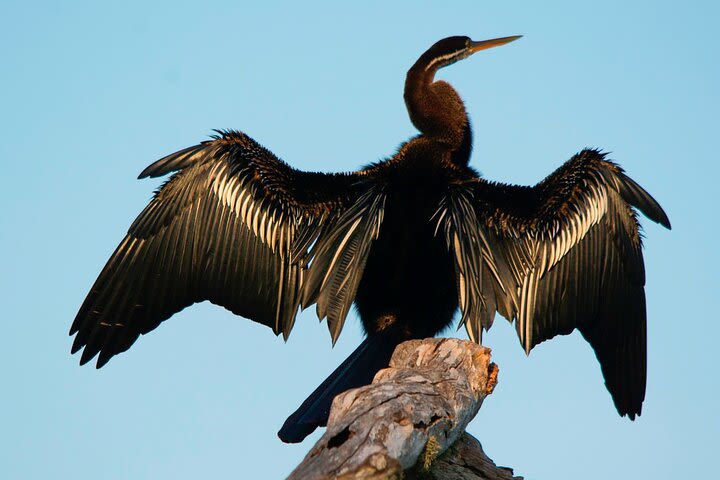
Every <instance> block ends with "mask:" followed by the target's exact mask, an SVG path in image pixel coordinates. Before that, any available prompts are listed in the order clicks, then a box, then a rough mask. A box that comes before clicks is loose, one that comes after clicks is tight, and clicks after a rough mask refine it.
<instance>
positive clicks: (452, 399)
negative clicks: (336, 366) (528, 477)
mask: <svg viewBox="0 0 720 480" xmlns="http://www.w3.org/2000/svg"><path fill="white" fill-rule="evenodd" d="M497 373H498V368H497V366H496V365H495V364H494V363H491V362H490V349H488V348H485V347H482V346H480V345H477V344H476V343H473V342H468V341H462V340H457V339H447V338H443V339H440V338H429V339H425V340H411V341H408V342H404V343H402V344H400V345H398V347H397V348H396V349H395V353H393V356H392V359H391V360H390V366H389V367H388V368H386V369H383V370H381V371H379V372H378V373H377V375H375V379H374V380H373V383H372V384H371V385H367V386H365V387H361V388H357V389H353V390H349V391H347V392H345V393H342V394H340V395H338V396H337V397H336V398H335V400H334V401H333V405H332V409H331V411H330V419H329V421H328V426H327V430H326V432H325V434H324V435H323V436H322V437H321V438H320V440H318V442H317V443H316V444H315V446H314V447H313V448H312V450H310V452H309V453H308V454H307V456H306V457H305V459H304V460H303V461H302V463H301V464H300V465H299V466H298V467H297V468H296V469H295V470H294V471H293V472H292V473H291V474H290V477H289V480H299V479H303V480H308V479H330V478H340V479H391V478H401V477H402V478H406V479H409V478H428V479H438V480H440V479H442V480H446V479H467V480H471V479H503V480H504V479H512V478H514V477H513V476H512V470H509V469H504V468H498V467H496V466H495V464H494V463H493V462H492V461H491V460H490V459H489V458H487V457H486V456H485V454H484V453H483V451H482V447H481V446H480V443H479V442H478V441H477V440H475V439H474V438H472V437H471V436H469V435H467V434H464V431H465V427H466V426H467V424H468V423H469V422H470V420H472V419H473V417H475V415H476V414H477V412H478V410H479V409H480V406H481V405H482V401H483V399H484V398H485V397H486V396H487V395H489V394H490V393H492V390H493V388H495V384H496V382H497ZM451 447H452V448H451ZM448 449H449V450H448ZM446 451H447V453H445V452H446ZM444 453H445V454H444ZM443 454H444V455H443Z"/></svg>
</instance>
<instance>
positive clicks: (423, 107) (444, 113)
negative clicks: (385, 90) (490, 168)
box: [405, 55, 470, 162]
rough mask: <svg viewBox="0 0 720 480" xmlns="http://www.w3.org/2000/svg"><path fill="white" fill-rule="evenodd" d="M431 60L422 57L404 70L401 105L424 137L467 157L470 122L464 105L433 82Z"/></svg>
mask: <svg viewBox="0 0 720 480" xmlns="http://www.w3.org/2000/svg"><path fill="white" fill-rule="evenodd" d="M432 60H433V59H432V57H427V58H426V56H425V55H423V56H422V57H420V59H419V60H418V61H417V62H416V63H415V65H413V66H412V68H411V69H410V70H409V71H408V74H407V78H406V80H405V105H407V109H408V113H409V114H410V120H411V121H412V123H413V125H415V127H417V129H418V130H420V132H422V133H423V134H424V135H425V136H426V137H429V138H432V139H433V140H436V141H439V142H441V143H443V144H446V145H447V146H448V147H449V148H450V149H451V150H453V151H455V150H468V151H467V153H468V155H469V141H470V122H469V121H468V116H467V112H466V111H465V105H463V102H462V100H461V99H460V96H459V95H458V93H457V92H456V91H455V89H454V88H453V87H451V86H450V84H449V83H447V82H443V81H437V82H436V81H435V80H434V79H435V72H436V71H437V66H436V65H437V64H435V65H433V63H432ZM428 66H429V68H428ZM460 161H464V162H466V161H467V159H462V160H460Z"/></svg>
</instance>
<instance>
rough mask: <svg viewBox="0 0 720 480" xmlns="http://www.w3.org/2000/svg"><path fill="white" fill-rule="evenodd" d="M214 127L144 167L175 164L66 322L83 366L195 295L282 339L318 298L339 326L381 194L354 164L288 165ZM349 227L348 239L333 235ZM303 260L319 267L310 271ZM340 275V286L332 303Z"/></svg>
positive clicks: (149, 172) (162, 170)
mask: <svg viewBox="0 0 720 480" xmlns="http://www.w3.org/2000/svg"><path fill="white" fill-rule="evenodd" d="M219 133H220V135H218V136H215V137H213V140H210V141H206V142H203V143H201V144H199V145H195V146H193V147H190V148H186V149H184V150H181V151H179V152H176V153H173V154H171V155H169V156H167V157H165V158H162V159H160V160H158V161H157V162H155V163H153V164H152V165H150V166H149V167H148V168H146V169H145V170H144V171H143V172H142V173H141V174H140V178H144V177H159V176H163V175H166V174H168V173H171V172H177V173H175V174H174V175H173V176H172V177H171V178H170V180H169V181H168V182H167V183H165V184H164V185H163V186H162V187H161V188H160V189H159V190H158V191H157V192H156V195H155V197H154V198H153V199H152V201H151V202H150V204H149V205H148V206H147V207H146V208H145V209H144V210H143V211H142V213H141V214H140V215H139V216H138V218H137V219H136V220H135V222H134V223H133V224H132V225H131V226H130V229H129V231H128V233H127V235H126V236H125V238H124V239H123V241H122V242H121V243H120V245H119V246H118V247H117V249H116V250H115V252H114V253H113V255H112V256H111V257H110V260H108V262H107V264H106V265H105V267H104V268H103V270H102V272H101V273H100V276H99V277H98V279H97V280H96V282H95V284H94V285H93V287H92V289H91V290H90V293H89V294H88V296H87V298H86V299H85V301H84V303H83V304H82V306H81V308H80V310H79V312H78V314H77V316H76V318H75V321H74V322H73V325H72V327H71V330H70V334H71V335H73V334H75V335H76V336H75V341H74V343H73V347H72V352H73V353H75V352H77V351H78V350H80V349H81V348H83V347H84V351H83V353H82V357H81V360H80V363H81V364H84V363H86V362H88V361H89V360H91V359H92V358H93V357H95V355H97V354H98V353H99V358H98V361H97V366H98V368H100V367H101V366H103V365H104V364H105V363H106V362H107V361H108V360H109V359H110V358H111V357H112V356H113V355H115V354H117V353H120V352H123V351H125V350H127V349H128V348H129V347H130V346H131V345H132V344H133V342H134V341H135V340H136V339H137V338H138V336H139V335H141V334H145V333H148V332H149V331H151V330H153V329H155V328H156V327H157V326H158V325H159V324H160V323H161V322H162V321H163V320H166V319H167V318H169V317H170V316H171V315H173V314H174V313H176V312H178V311H180V310H182V309H183V308H185V307H187V306H189V305H191V304H193V303H195V302H200V301H203V300H210V301H211V302H213V303H215V304H218V305H222V306H224V307H225V308H227V309H228V310H230V311H232V312H233V313H235V314H238V315H242V316H243V317H246V318H249V319H251V320H254V321H256V322H259V323H262V324H264V325H267V326H269V327H271V328H272V329H273V331H274V332H275V333H276V334H280V333H282V334H283V335H284V336H285V338H287V336H288V335H289V333H290V330H291V329H292V327H293V323H294V321H295V316H296V314H297V311H298V307H299V306H300V305H301V304H302V306H306V305H308V304H311V303H314V302H318V303H319V304H320V303H322V314H323V315H322V316H328V317H329V318H330V319H331V320H332V325H331V330H332V331H333V332H334V329H335V328H336V325H337V324H340V325H342V321H343V320H344V318H345V315H347V311H348V309H349V308H350V305H351V304H352V301H353V298H354V296H355V290H354V289H356V287H357V282H356V281H355V279H356V278H358V277H359V276H361V273H362V268H363V267H364V259H363V258H362V254H363V252H365V253H366V252H367V250H369V244H370V243H371V242H372V240H373V239H374V235H375V233H376V231H375V230H373V229H371V228H370V227H372V226H374V225H376V224H378V222H379V221H380V219H381V217H382V210H381V207H382V194H381V193H379V192H378V189H377V188H376V187H374V186H372V185H369V184H368V180H367V179H366V178H365V177H363V176H362V175H361V174H323V173H308V172H301V171H298V170H294V169H292V168H290V167H289V166H288V165H287V164H285V163H283V162H282V161H281V160H279V159H278V158H277V157H275V156H274V155H273V154H272V153H271V152H269V151H268V150H266V149H265V148H263V147H262V146H260V145H259V144H257V143H256V142H255V141H254V140H252V139H251V138H249V137H248V136H246V135H245V134H243V133H239V132H219ZM349 219H353V220H352V221H351V222H350V225H348V222H349V221H350V220H349ZM358 219H359V220H358ZM356 220H357V223H353V222H355V221H356ZM353 225H354V227H353V229H352V232H350V233H349V234H348V229H349V227H350V226H353ZM347 236H349V237H351V238H352V239H353V241H352V242H340V243H338V242H337V238H338V237H339V238H341V239H342V238H345V237H347ZM375 236H376V235H375ZM358 250H361V251H360V254H361V255H359V256H358ZM308 263H310V264H311V265H313V266H314V265H318V266H317V267H312V268H311V272H313V275H311V276H307V275H306V272H307V268H308ZM320 265H324V266H325V270H326V271H321V270H322V268H321V266H320ZM325 273H328V275H325ZM341 283H344V285H343V286H342V288H341V289H340V290H342V293H343V295H342V296H340V297H337V299H336V300H335V301H333V302H329V301H328V299H329V297H330V296H333V295H334V294H335V293H337V291H338V288H337V287H338V285H340V284H341ZM304 291H306V292H308V293H306V294H305V295H303V292H304ZM333 338H336V335H335V333H333Z"/></svg>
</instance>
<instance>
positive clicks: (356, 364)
mask: <svg viewBox="0 0 720 480" xmlns="http://www.w3.org/2000/svg"><path fill="white" fill-rule="evenodd" d="M397 344H398V339H397V338H396V337H395V335H388V334H383V333H380V334H373V335H369V336H368V337H367V338H366V339H365V340H364V341H363V342H362V343H361V344H360V346H359V347H358V348H357V349H355V351H354V352H353V353H351V354H350V356H349V357H348V358H346V359H345V361H344V362H343V363H341V364H340V366H339V367H337V368H336V369H335V371H334V372H333V373H331V374H330V376H329V377H328V378H326V379H325V381H324V382H322V383H321V384H320V386H319V387H317V388H316V389H315V391H314V392H312V393H311V394H310V396H309V397H308V398H307V399H305V401H304V402H303V403H302V405H300V408H298V409H297V410H295V413H293V414H292V415H290V416H289V417H288V418H287V420H285V423H284V424H283V426H282V428H281V429H280V431H279V432H278V437H280V440H282V441H283V442H286V443H298V442H302V441H303V439H304V438H305V437H307V436H308V435H310V434H311V433H312V432H313V431H314V430H315V429H316V428H317V427H323V426H325V425H327V421H328V415H329V414H330V405H331V404H332V401H333V399H334V398H335V397H336V396H337V395H338V394H340V393H342V392H344V391H346V390H349V389H351V388H356V387H360V386H362V385H367V384H369V383H370V382H371V381H372V379H373V377H374V376H375V373H376V372H377V371H378V370H380V369H381V368H385V367H387V365H388V363H389V362H390V357H391V356H392V353H393V351H394V350H395V347H396V346H397Z"/></svg>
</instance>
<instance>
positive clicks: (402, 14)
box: [0, 0, 720, 479]
mask: <svg viewBox="0 0 720 480" xmlns="http://www.w3.org/2000/svg"><path fill="white" fill-rule="evenodd" d="M99 3H100V2H74V3H62V2H35V3H34V4H33V5H29V4H28V2H14V1H11V2H7V0H6V1H5V2H3V3H2V6H0V18H2V19H3V22H2V24H3V27H2V29H0V60H1V63H2V75H0V112H2V113H1V114H0V132H1V135H2V139H1V140H2V141H0V162H1V170H0V172H1V177H0V178H1V179H2V181H1V184H2V187H1V188H0V219H1V223H0V229H1V230H0V268H1V270H0V271H1V272H2V274H1V275H0V296H1V297H2V298H1V300H2V314H1V315H2V340H3V342H2V343H3V346H2V347H1V348H0V378H1V379H2V394H1V397H0V398H1V400H0V477H2V478H8V479H47V478H74V479H129V478H132V479H157V478H174V479H194V478H280V477H283V476H284V475H286V474H288V473H289V472H290V470H291V469H292V468H293V467H294V466H295V465H296V464H297V463H298V462H299V461H300V460H301V458H302V457H303V456H304V454H305V453H306V452H307V451H308V450H309V448H310V447H311V445H312V444H313V442H314V440H316V439H317V436H318V434H317V433H316V434H315V435H314V436H313V437H311V438H310V439H308V440H307V441H306V442H305V443H304V444H301V445H295V446H288V445H284V444H282V443H281V442H280V441H279V440H278V439H277V438H276V436H275V432H276V431H277V429H278V428H279V426H280V425H281V423H282V421H283V420H284V418H285V416H286V415H287V414H289V413H290V412H291V411H292V410H293V409H294V408H295V407H296V406H297V405H298V404H299V402H300V401H301V400H302V399H304V397H305V395H306V394H307V393H309V391H310V390H311V389H312V388H314V387H315V386H316V385H317V383H319V381H320V380H322V379H323V378H325V376H326V375H327V374H328V373H329V372H330V371H331V370H332V369H333V368H334V367H335V366H336V365H337V364H338V363H339V362H340V361H341V360H342V359H343V358H345V356H346V355H347V354H348V353H349V352H350V351H351V350H352V349H354V347H355V346H356V345H357V344H358V343H359V341H360V339H361V333H360V329H359V325H358V324H359V322H358V321H357V319H356V318H355V316H354V314H353V315H351V318H349V320H348V322H347V325H346V328H345V331H344V332H343V335H342V336H341V338H340V341H339V343H338V345H337V346H336V347H335V348H334V349H331V347H330V340H329V335H328V333H327V329H326V326H325V325H324V324H319V323H318V322H317V319H316V317H315V316H314V313H313V312H312V311H307V312H305V313H303V314H302V315H301V316H300V318H299V319H298V323H297V324H296V327H295V330H294V331H293V335H292V336H291V337H290V341H289V342H288V343H287V344H283V342H282V340H281V339H279V338H276V337H274V336H273V335H272V333H271V331H270V330H269V329H267V328H265V327H262V326H259V325H257V324H253V323H252V322H249V321H246V320H243V319H241V318H237V317H234V316H233V315H232V314H230V313H228V312H226V311H225V310H223V309H221V308H219V307H214V306H212V305H209V304H202V305H197V306H194V307H192V308H189V309H187V310H186V311H184V312H182V313H181V314H179V315H176V316H175V317H174V318H172V320H170V321H168V322H166V323H165V324H163V325H162V326H161V327H160V328H158V329H157V330H156V331H154V332H153V333H152V334H151V335H148V336H146V337H143V338H141V339H140V340H139V341H138V342H137V343H136V344H135V346H134V347H133V348H132V349H131V350H130V351H129V352H127V353H126V354H124V355H121V356H120V357H117V358H115V359H114V360H113V361H112V362H110V364H109V365H108V366H107V367H105V368H104V369H102V370H101V371H96V370H95V369H94V368H93V367H89V366H86V367H83V368H80V367H78V365H77V362H78V357H77V356H76V357H71V356H70V355H69V349H70V344H71V339H70V338H69V337H67V330H68V328H69V325H70V323H71V321H72V318H73V316H74V314H75V312H76V309H77V308H78V306H79V305H80V303H81V302H82V300H83V298H84V296H85V294H86V293H87V291H88V289H89V287H90V286H91V283H92V282H93V280H94V279H95V277H96V275H97V274H98V272H99V270H100V268H101V267H102V265H103V264H104V262H105V261H106V259H107V258H108V256H109V255H110V253H111V252H112V250H113V249H114V248H115V246H116V244H117V243H118V242H119V240H120V239H121V237H122V235H123V234H124V232H125V230H126V228H127V227H128V225H129V224H130V222H131V221H132V220H133V218H134V217H135V215H136V214H137V213H138V212H139V211H140V209H141V208H142V207H143V206H144V205H145V203H146V202H147V200H148V199H149V198H150V195H151V192H152V191H153V189H154V188H156V187H157V186H158V185H159V182H158V181H142V182H139V181H136V180H135V177H136V175H137V174H138V173H139V172H140V170H142V169H143V168H144V167H145V166H146V165H148V164H149V163H150V162H152V161H154V160H156V159H157V158H159V157H161V156H162V155H164V154H167V153H169V152H172V151H175V150H177V149H180V148H182V147H185V146H188V145H191V144H194V143H196V142H198V141H199V140H202V139H204V138H205V136H206V135H207V134H209V133H210V130H211V129H212V128H237V129H241V130H244V131H246V132H247V133H248V134H250V135H251V136H253V137H254V138H256V139H257V140H258V141H260V142H261V143H263V144H264V145H266V146H267V147H268V148H270V149H271V150H273V151H274V152H275V153H276V154H278V155H279V156H281V157H282V158H283V159H285V160H287V161H288V162H290V163H291V164H292V165H294V166H296V167H298V168H302V169H310V170H332V171H339V170H349V169H354V168H356V167H358V166H360V165H362V164H365V163H367V162H370V161H374V160H377V159H379V158H382V157H384V156H386V155H389V154H391V153H392V152H393V151H394V148H395V147H396V146H397V144H398V143H399V142H400V141H402V140H404V139H406V138H407V137H409V136H411V135H413V134H414V133H415V131H414V129H413V127H412V125H411V124H410V122H409V120H408V118H407V114H406V112H405V107H404V104H403V100H402V88H403V81H404V76H405V72H406V70H407V69H408V67H409V66H410V65H411V64H412V63H413V62H414V60H415V59H416V58H417V56H418V55H419V54H420V53H422V51H424V50H425V48H427V47H428V46H429V45H431V44H432V43H433V42H434V41H436V40H438V39H440V38H442V37H444V36H448V35H454V34H467V35H470V36H472V37H474V38H476V39H484V38H492V37H496V36H504V35H513V34H524V35H525V38H523V39H522V40H520V41H518V42H516V43H514V44H512V45H508V46H505V47H502V48H498V49H495V50H490V51H488V52H483V53H481V54H478V55H476V56H474V57H472V58H471V59H469V60H467V61H465V62H462V63H459V64H456V65H454V66H452V67H451V68H449V69H446V70H444V71H442V73H441V75H440V77H441V78H444V79H446V80H448V81H450V82H451V83H452V84H453V85H455V87H456V88H457V89H458V90H459V92H460V93H461V95H462V97H463V98H464V100H465V102H466V105H467V108H468V111H469V113H470V115H471V117H472V119H473V122H474V127H475V134H476V135H475V150H474V155H473V160H472V165H473V166H474V167H476V168H478V169H480V170H481V171H482V172H483V173H484V174H485V175H486V176H487V177H489V178H491V179H497V180H502V181H510V182H517V183H534V182H536V181H538V180H540V179H541V178H543V177H544V176H545V175H547V174H548V173H550V172H551V171H552V170H554V169H555V168H557V167H558V166H559V165H560V164H561V162H563V161H565V160H566V159H567V158H569V157H570V155H572V154H573V153H574V152H575V151H577V150H578V149H580V148H582V147H584V146H592V147H602V148H604V149H607V150H609V151H611V152H612V158H613V159H615V160H617V161H619V162H620V163H621V164H622V165H623V166H624V167H625V168H626V169H627V171H628V172H629V174H630V175H632V177H633V178H635V179H636V180H637V181H638V182H639V183H641V184H642V185H643V186H644V187H646V188H647V189H648V190H649V191H650V192H651V193H652V194H653V195H654V196H655V197H656V198H657V199H658V200H659V201H660V202H661V203H662V204H663V206H664V207H665V209H666V210H667V212H668V214H669V216H670V218H671V220H672V223H673V227H674V229H673V231H672V232H667V231H665V230H664V229H662V228H660V227H659V226H657V225H655V224H652V223H650V222H648V221H644V225H645V233H646V237H647V238H646V242H645V244H646V248H645V253H646V255H645V259H646V263H647V274H648V285H647V297H648V302H647V303H648V318H649V333H648V352H649V378H648V390H647V400H646V402H645V405H644V409H643V415H642V417H641V418H640V419H639V420H638V421H636V422H630V421H628V420H627V419H621V418H620V417H619V416H618V415H617V414H616V412H615V409H614V407H613V405H612V402H611V399H610V396H609V394H608V393H607V392H606V390H605V387H604V385H603V381H602V377H601V374H600V369H599V367H598V364H597V362H596V360H595V358H594V355H593V353H592V351H591V349H590V348H589V346H588V345H587V344H586V343H585V342H584V341H582V339H581V338H580V336H579V335H577V334H573V335H571V336H568V337H562V338H556V339H555V340H553V341H552V342H548V343H545V344H542V345H541V346H539V347H537V348H536V349H535V350H534V351H533V352H532V354H531V355H530V358H529V359H526V358H525V355H524V353H523V352H522V349H521V348H520V346H519V343H518V341H517V338H516V337H515V333H514V330H513V329H512V328H511V327H510V326H509V325H508V324H507V322H505V321H504V320H502V319H501V318H498V319H497V320H496V323H495V328H493V330H492V331H491V332H490V333H489V334H488V335H486V337H485V343H486V344H487V345H488V346H490V347H491V348H493V351H494V358H495V361H496V362H498V364H499V365H500V384H499V386H498V388H497V390H496V391H495V393H494V394H493V395H492V396H491V397H489V398H488V400H487V401H486V403H485V405H484V406H483V408H482V410H481V412H480V414H479V415H478V416H477V418H476V419H475V420H474V421H473V422H472V424H471V425H470V427H469V431H470V432H471V433H472V434H474V435H476V436H477V437H478V438H479V439H480V440H481V441H482V442H483V445H484V447H485V449H486V451H487V453H488V454H489V455H490V456H491V457H492V458H493V459H494V460H495V461H496V462H497V463H498V464H501V465H509V466H512V467H514V468H515V469H516V472H517V473H518V474H521V475H525V476H526V477H527V478H531V479H533V478H545V479H548V478H553V479H565V478H567V479H572V478H586V479H606V478H613V477H615V478H623V477H624V478H633V477H634V478H693V477H700V476H707V475H710V476H712V472H713V471H715V470H716V465H715V457H716V455H717V454H716V450H717V445H718V435H719V434H720V421H719V418H720V415H719V414H718V410H717V408H716V407H717V397H718V394H719V393H720V382H719V381H718V373H717V370H716V366H717V363H718V362H717V353H716V341H717V338H718V334H720V328H719V327H718V318H717V312H718V307H720V304H719V302H718V292H717V287H718V283H719V282H718V273H717V272H718V270H719V268H720V262H719V261H718V260H719V259H718V254H717V246H716V242H715V238H716V237H717V235H718V228H717V221H718V213H717V208H718V201H717V189H716V188H717V181H716V177H717V175H718V173H719V172H718V167H717V160H718V159H717V147H716V144H717V142H718V133H719V132H718V119H717V112H718V107H720V105H719V102H718V84H719V81H720V78H719V75H718V73H719V71H718V46H719V45H718V40H717V19H718V16H719V14H720V9H719V8H718V7H717V3H716V2H709V1H708V2H685V3H683V4H682V5H680V4H679V3H678V2H633V3H632V6H630V5H628V2H615V1H606V2H576V1H572V2H570V1H569V2H512V3H510V2H479V1H472V2H470V1H468V2H454V3H452V5H450V2H436V3H426V2H418V1H412V2H363V3H364V4H363V6H355V7H348V6H344V5H343V6H339V5H337V2H327V3H324V4H322V3H314V2H302V4H301V5H299V4H298V3H299V2H294V3H289V2H288V3H285V4H283V3H276V2H266V5H265V6H259V5H258V4H257V3H248V4H246V5H242V4H240V2H213V3H206V4H203V5H202V6H192V5H189V4H188V3H186V2H178V1H173V2H164V3H162V4H161V3H153V4H152V5H147V4H146V2H123V3H124V5H123V6H119V5H109V4H108V5H102V6H101V5H99ZM103 3H104V2H103ZM501 3H502V5H500V4H501ZM581 3H583V4H584V5H581ZM419 300H421V299H419ZM450 333H451V334H452V332H450Z"/></svg>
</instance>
